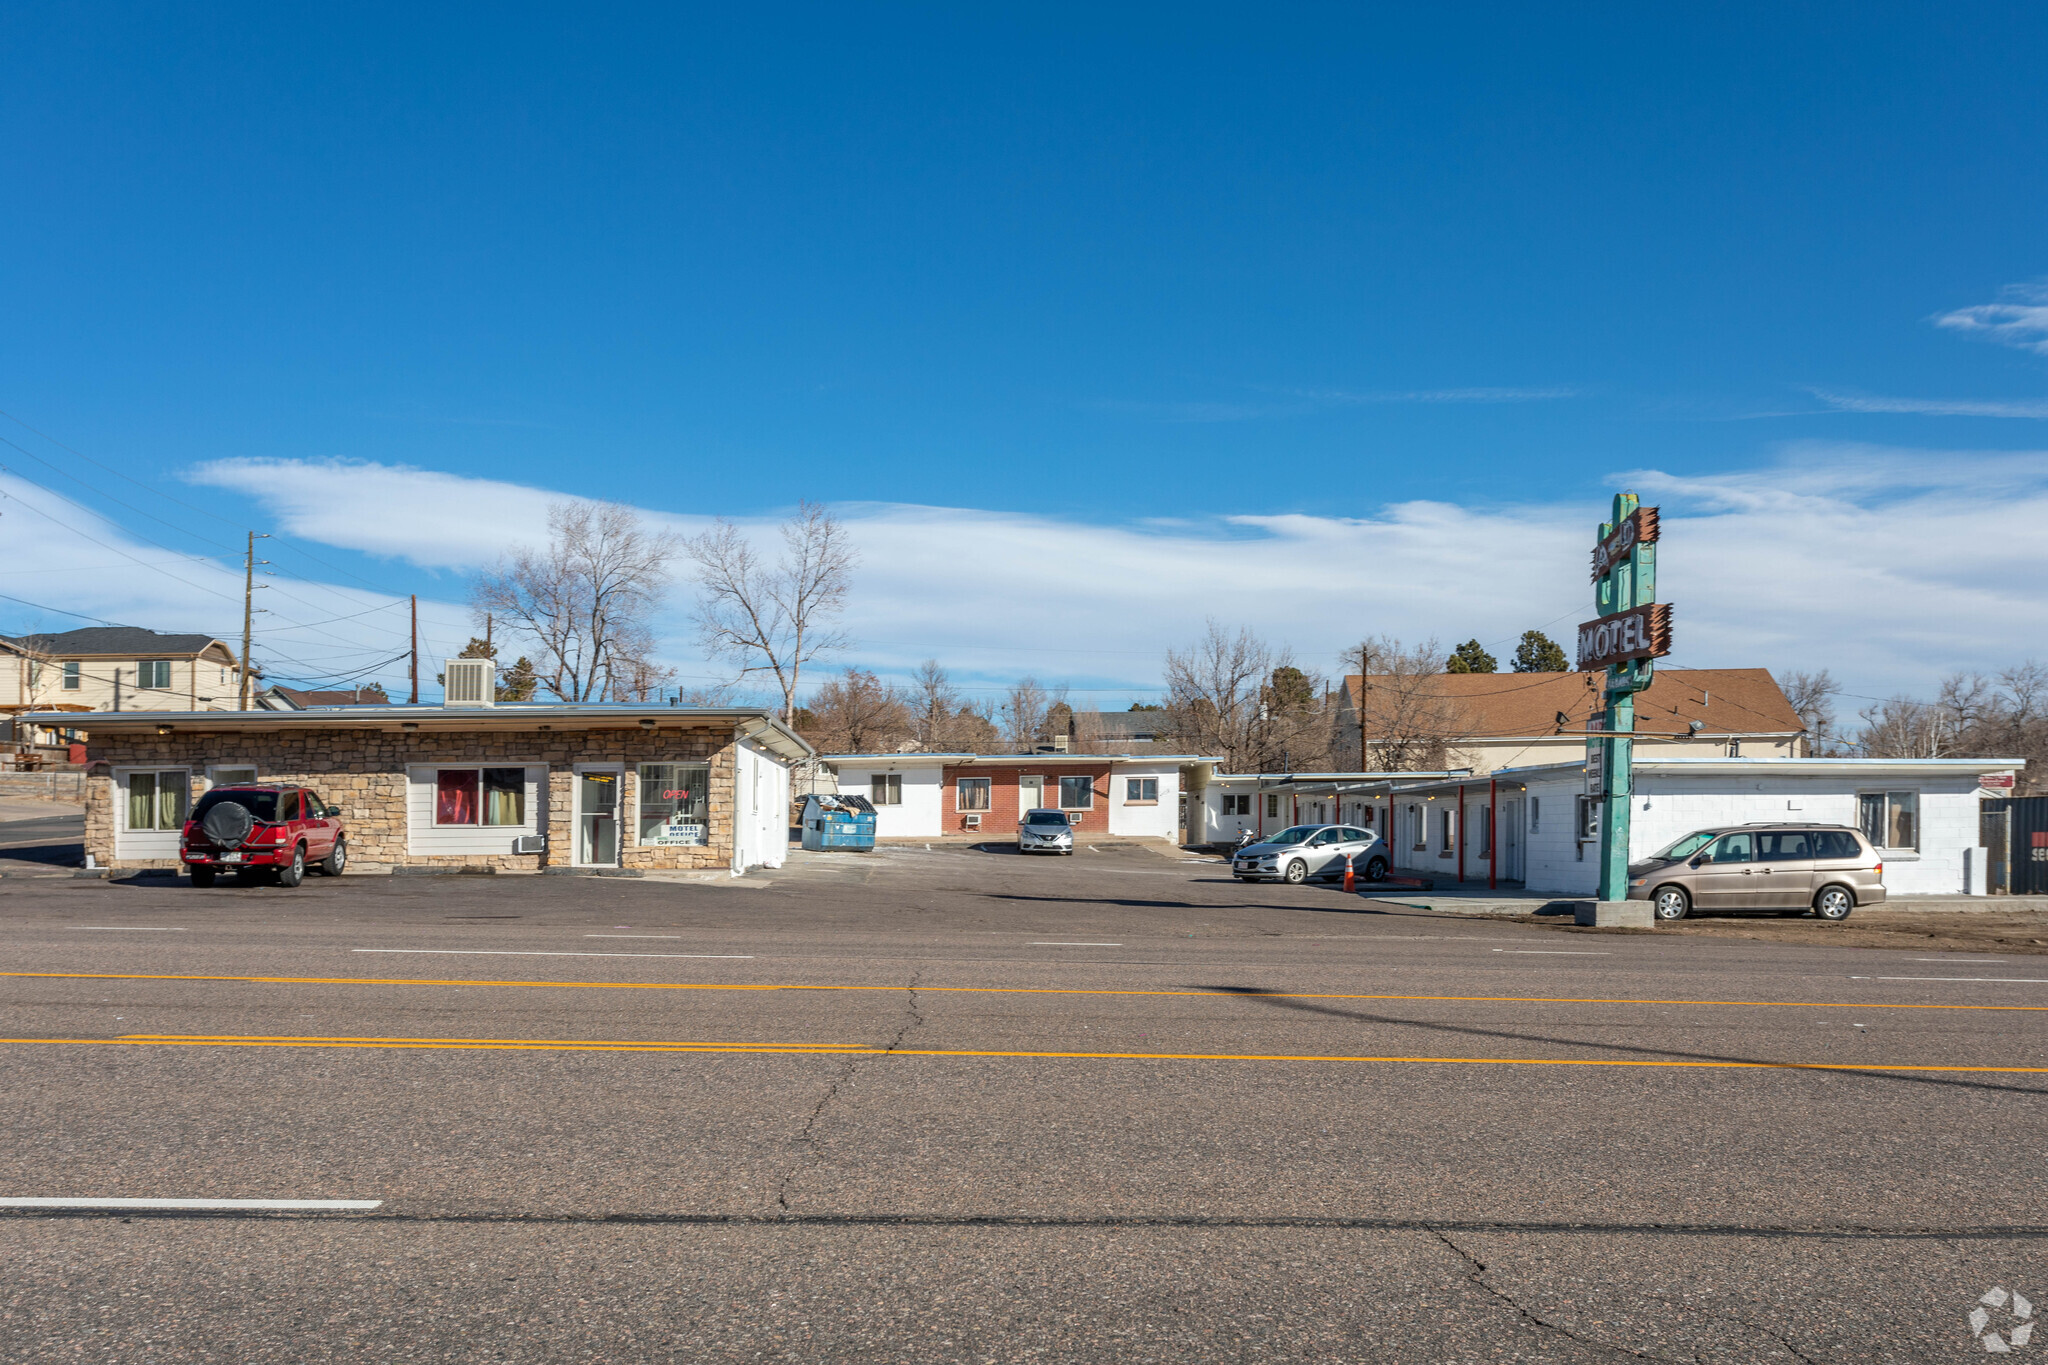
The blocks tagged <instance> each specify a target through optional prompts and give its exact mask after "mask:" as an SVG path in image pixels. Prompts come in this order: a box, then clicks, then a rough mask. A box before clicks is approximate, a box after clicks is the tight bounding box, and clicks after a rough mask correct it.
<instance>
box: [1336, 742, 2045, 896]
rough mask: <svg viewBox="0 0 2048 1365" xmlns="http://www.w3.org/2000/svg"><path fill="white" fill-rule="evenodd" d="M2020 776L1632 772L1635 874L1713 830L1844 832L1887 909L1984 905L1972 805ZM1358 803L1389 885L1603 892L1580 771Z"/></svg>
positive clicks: (1877, 768) (1458, 782) (1662, 767)
mask: <svg viewBox="0 0 2048 1365" xmlns="http://www.w3.org/2000/svg"><path fill="white" fill-rule="evenodd" d="M2023 766H2025V765H2024V761H2023V760H2020V759H2011V758H1961V759H1955V758H1918V759H1892V758H1727V757H1671V758H1654V759H1641V758H1639V759H1637V760H1636V761H1635V763H1634V764H1633V765H1632V767H1631V773H1632V779H1631V785H1632V787H1633V791H1632V793H1631V795H1630V798H1629V801H1630V809H1629V861H1630V862H1637V861H1640V860H1642V859H1644V858H1647V857H1649V856H1650V855H1651V854H1653V853H1655V852H1657V851H1658V850H1659V849H1662V848H1664V847H1665V846H1667V845H1669V844H1671V843H1673V842H1675V841H1676V840H1678V839H1679V838H1681V837H1682V836H1684V835H1686V834H1690V833H1692V832H1693V831H1694V830H1699V829H1708V828H1712V827H1716V826H1732V825H1745V824H1762V823H1775V822H1779V821H1783V822H1785V823H1788V824H1816V825H1845V826H1848V827H1850V828H1852V829H1860V830H1862V831H1863V833H1864V835H1865V837H1867V838H1868V839H1869V840H1870V842H1871V844H1872V845H1873V846H1874V847H1875V848H1876V849H1877V850H1878V852H1879V853H1880V854H1881V855H1882V857H1883V859H1884V884H1885V889H1886V891H1887V892H1888V893H1889V894H1890V895H1893V896H1915V895H1940V896H1954V895H1983V894H1985V890H1986V887H1985V868H1986V865H1987V864H1986V857H1987V854H1986V850H1985V849H1984V848H1983V847H1981V846H1980V844H1979V839H1980V834H1981V824H1980V821H1979V813H1980V803H1981V802H1982V801H1983V799H1984V798H1986V797H1992V796H2003V795H2004V794H2005V791H2006V789H2005V788H2002V787H2001V788H1988V787H1986V786H1985V783H1984V779H1986V778H1991V777H1997V776H1999V775H2002V774H2009V773H2014V772H2017V771H2018V770H2019V769H2020V768H2021V767H2023ZM1361 795H1362V797H1363V799H1364V800H1365V801H1366V803H1367V804H1368V805H1369V806H1370V808H1371V811H1372V819H1371V821H1369V822H1368V823H1370V824H1371V827H1372V828H1373V829H1375V830H1378V831H1380V832H1382V833H1387V832H1389V831H1391V837H1390V838H1389V839H1388V843H1389V845H1390V846H1391V850H1392V853H1391V856H1392V858H1393V864H1394V868H1395V870H1396V871H1397V872H1400V873H1404V874H1407V875H1411V876H1423V877H1429V878H1432V879H1434V880H1435V881H1436V883H1437V885H1438V886H1440V887H1441V886H1448V885H1451V884H1454V883H1457V882H1459V881H1464V882H1468V883H1469V882H1474V881H1476V882H1478V883H1480V884H1481V885H1484V884H1486V882H1487V881H1488V880H1489V879H1491V880H1493V881H1494V882H1496V883H1497V884H1507V885H1521V886H1526V887H1527V888H1528V889H1529V890H1531V891H1540V892H1544V893H1552V894H1557V895H1560V896H1591V895H1594V894H1596V893H1597V892H1598V890H1599V880H1600V876H1599V874H1600V826H1599V808H1600V801H1599V799H1598V798H1597V797H1593V796H1589V795H1588V794H1587V791H1586V765H1585V763H1584V762H1583V761H1581V762H1577V763H1553V764H1545V765H1542V766H1537V767H1525V768H1502V769H1499V770H1498V771H1495V772H1491V773H1486V774H1483V775H1479V776H1471V775H1462V776H1460V775H1451V776H1445V777H1437V778H1431V779H1426V780H1423V781H1414V780H1412V779H1395V780H1388V781H1380V782H1375V783H1372V784H1370V785H1369V786H1367V787H1365V788H1363V790H1362V793H1361ZM1347 799H1350V798H1347Z"/></svg>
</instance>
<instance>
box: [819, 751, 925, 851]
mask: <svg viewBox="0 0 2048 1365" xmlns="http://www.w3.org/2000/svg"><path fill="white" fill-rule="evenodd" d="M889 772H893V773H896V774H898V775H899V776H901V777H902V779H903V802H902V804H901V805H896V806H877V807H875V837H876V838H877V839H933V838H936V837H938V836H939V835H940V834H941V833H943V832H944V823H945V820H944V816H943V814H942V813H941V811H940V797H941V795H942V794H943V793H944V791H945V785H944V783H943V782H941V781H940V779H941V777H942V776H943V774H944V769H942V768H941V767H940V766H939V765H938V764H936V763H926V764H908V763H899V764H890V765H885V764H874V765H871V766H869V767H864V768H854V767H843V768H840V769H839V790H840V792H841V794H843V795H846V796H872V795H873V794H874V787H873V784H872V782H871V781H870V779H871V778H873V776H874V775H875V774H876V773H889Z"/></svg>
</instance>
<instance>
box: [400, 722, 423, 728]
mask: <svg viewBox="0 0 2048 1365" xmlns="http://www.w3.org/2000/svg"><path fill="white" fill-rule="evenodd" d="M398 728H399V729H401V730H417V729H419V728H420V723H419V722H418V721H416V720H405V721H400V722H399V723H398Z"/></svg>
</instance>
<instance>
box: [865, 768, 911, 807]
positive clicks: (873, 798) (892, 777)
mask: <svg viewBox="0 0 2048 1365" xmlns="http://www.w3.org/2000/svg"><path fill="white" fill-rule="evenodd" d="M868 800H869V801H870V802H871V803H872V804H874V805H877V806H900V805H902V804H903V774H902V773H870V774H869V775H868Z"/></svg>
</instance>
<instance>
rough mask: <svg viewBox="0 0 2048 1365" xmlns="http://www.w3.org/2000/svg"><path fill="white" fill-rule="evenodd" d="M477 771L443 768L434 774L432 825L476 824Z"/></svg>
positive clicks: (472, 769)
mask: <svg viewBox="0 0 2048 1365" xmlns="http://www.w3.org/2000/svg"><path fill="white" fill-rule="evenodd" d="M476 794H477V770H476V769H475V768H443V769H441V771H439V772H438V773H435V774H434V823H435V824H437V825H473V824H475V823H476Z"/></svg>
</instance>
